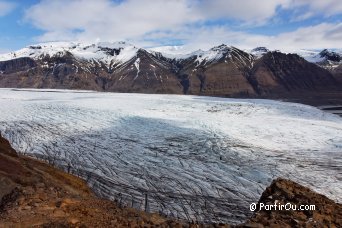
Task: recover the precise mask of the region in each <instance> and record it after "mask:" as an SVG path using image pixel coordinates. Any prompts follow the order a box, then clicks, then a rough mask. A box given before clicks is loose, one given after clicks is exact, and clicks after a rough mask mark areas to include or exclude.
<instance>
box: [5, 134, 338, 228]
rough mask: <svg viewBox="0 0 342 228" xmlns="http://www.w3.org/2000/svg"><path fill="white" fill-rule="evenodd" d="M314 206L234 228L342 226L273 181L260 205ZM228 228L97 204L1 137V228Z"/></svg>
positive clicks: (330, 206) (305, 192) (323, 207)
mask: <svg viewBox="0 0 342 228" xmlns="http://www.w3.org/2000/svg"><path fill="white" fill-rule="evenodd" d="M274 203H277V204H286V203H291V204H292V205H298V206H299V205H315V207H316V208H315V210H307V211H293V210H290V211H286V210H270V211H267V210H258V209H257V210H256V213H255V214H254V216H253V217H252V218H251V219H249V220H248V221H247V222H246V223H244V224H241V225H238V226H237V227H342V205H341V204H337V203H335V202H334V201H332V200H330V199H328V198H327V197H325V196H323V195H320V194H317V193H315V192H313V191H311V190H310V189H308V188H306V187H303V186H301V185H299V184H297V183H294V182H292V181H290V180H284V179H277V180H275V181H273V183H272V184H271V186H270V187H268V188H267V189H266V190H265V191H264V193H263V194H262V196H261V198H260V200H259V202H258V205H257V208H259V205H260V204H264V205H273V204H274ZM152 226H153V227H155V226H158V227H231V226H230V225H228V224H205V225H204V224H189V223H185V222H182V221H176V220H172V219H169V218H165V217H162V216H160V215H157V214H148V213H145V212H141V211H138V210H135V209H131V208H122V207H120V206H118V205H117V204H116V203H114V202H111V201H108V200H103V199H99V198H97V197H96V196H94V194H93V193H92V192H91V190H90V189H89V188H88V187H87V186H86V183H85V182H84V181H83V180H81V179H79V178H78V177H75V176H72V175H70V174H67V173H64V172H62V171H59V170H57V169H55V168H53V167H51V166H50V165H48V164H46V163H43V162H41V161H37V160H34V159H31V158H28V157H24V156H18V155H17V153H16V152H15V151H14V150H13V149H12V148H11V146H10V144H9V143H8V141H7V140H5V139H3V138H2V137H0V227H152Z"/></svg>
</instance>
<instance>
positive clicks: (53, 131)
mask: <svg viewBox="0 0 342 228" xmlns="http://www.w3.org/2000/svg"><path fill="white" fill-rule="evenodd" d="M0 122H1V124H0V131H1V134H2V135H3V136H4V137H5V138H7V139H8V140H9V141H10V142H11V143H12V145H13V147H14V148H15V149H16V150H17V151H18V152H21V153H25V154H29V155H31V156H34V157H37V158H39V159H44V160H46V161H48V162H49V163H51V164H53V165H55V166H58V167H61V168H63V169H64V170H66V171H68V172H70V173H73V174H76V175H78V176H81V177H82V178H84V179H85V180H86V181H87V182H88V184H89V185H90V186H92V188H93V189H94V190H95V191H96V193H97V194H99V195H101V196H105V197H107V198H110V199H113V200H116V201H117V202H118V203H120V204H121V205H124V206H129V207H135V208H140V209H142V210H147V211H150V212H159V213H161V214H165V215H168V216H172V217H176V218H181V219H187V220H190V221H191V220H197V221H204V222H209V221H210V222H213V221H215V222H218V221H221V222H230V223H238V222H241V221H244V220H245V219H246V218H247V216H250V215H251V212H250V211H249V204H250V203H254V202H255V203H256V202H257V201H258V199H259V197H260V195H261V193H262V192H263V191H264V190H265V188H266V187H267V186H268V185H269V184H270V183H271V181H272V180H273V179H274V178H276V177H285V178H289V179H291V180H294V181H296V182H298V183H300V184H303V185H305V186H309V187H311V188H312V189H313V190H315V191H317V192H319V193H322V194H325V195H326V196H328V197H329V198H331V199H333V200H335V201H338V202H342V118H341V117H338V116H336V115H333V114H330V113H326V112H323V111H321V110H319V109H317V108H314V107H310V106H306V105H301V104H295V103H285V102H278V101H271V100H247V99H225V98H213V97H199V96H183V95H146V94H123V93H100V92H91V91H67V90H33V89H32V90H31V89H30V90H18V89H0Z"/></svg>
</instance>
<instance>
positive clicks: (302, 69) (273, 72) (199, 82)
mask: <svg viewBox="0 0 342 228" xmlns="http://www.w3.org/2000/svg"><path fill="white" fill-rule="evenodd" d="M316 54H317V55H314V54H313V52H312V53H311V54H310V56H309V57H308V55H306V56H304V57H306V59H310V58H311V59H314V60H317V61H316V62H315V63H311V62H308V61H307V60H306V59H305V58H303V57H300V56H299V55H298V54H286V53H281V52H279V51H270V50H268V49H267V48H265V47H258V48H255V49H253V50H251V51H250V52H246V51H244V50H241V49H238V48H236V47H233V46H227V45H225V44H222V45H219V46H216V47H213V48H211V49H209V50H208V51H203V50H198V51H195V52H192V53H190V54H183V55H174V56H173V57H172V55H168V54H163V53H162V52H158V51H153V50H147V49H142V48H138V47H136V46H134V45H132V44H129V43H126V42H113V43H97V44H82V43H74V42H56V43H45V44H37V45H31V46H28V47H26V48H24V49H21V50H19V51H17V52H12V53H8V54H3V55H0V86H1V87H20V88H22V87H31V88H32V87H33V88H58V89H91V90H98V91H111V92H140V93H171V94H194V95H210V96H229V97H280V98H288V97H291V96H294V95H295V96H302V95H303V94H317V93H331V92H333V93H335V92H336V93H340V92H341V83H342V76H341V75H342V73H341V72H342V71H341V67H342V66H341V64H340V63H341V62H342V61H341V58H340V54H339V53H337V52H331V51H329V50H324V51H322V52H320V53H316ZM318 55H319V57H317V56H318ZM313 56H315V57H313ZM318 60H319V61H318ZM337 60H339V61H337Z"/></svg>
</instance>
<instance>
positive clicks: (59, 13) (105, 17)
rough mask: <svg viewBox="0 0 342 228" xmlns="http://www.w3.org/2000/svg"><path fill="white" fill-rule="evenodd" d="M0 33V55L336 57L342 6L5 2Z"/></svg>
mask: <svg viewBox="0 0 342 228" xmlns="http://www.w3.org/2000/svg"><path fill="white" fill-rule="evenodd" d="M0 30H1V31H2V32H1V33H0V53H5V52H9V51H14V50H18V49H20V48H23V47H25V46H28V45H30V44H35V43H41V42H51V41H76V42H87V43H96V42H100V41H101V42H102V41H103V42H111V41H127V42H130V43H132V44H134V45H136V46H138V47H145V48H152V47H160V46H176V47H177V48H175V49H179V50H182V51H187V50H189V51H190V50H197V49H204V50H205V49H209V48H211V47H213V46H215V45H220V44H227V45H232V46H236V47H238V48H241V49H252V48H254V47H259V46H265V47H268V48H269V49H272V50H274V49H278V50H281V51H287V52H290V51H295V50H298V49H310V50H311V49H315V50H316V49H323V48H330V49H334V48H342V0H0ZM178 46H179V47H178Z"/></svg>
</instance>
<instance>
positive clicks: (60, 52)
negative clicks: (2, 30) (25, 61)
mask: <svg viewBox="0 0 342 228" xmlns="http://www.w3.org/2000/svg"><path fill="white" fill-rule="evenodd" d="M137 51H138V48H136V47H135V46H133V45H131V44H128V43H125V42H113V43H104V42H103V43H97V44H81V43H74V42H50V43H42V44H37V45H31V46H28V47H26V48H23V49H21V50H19V51H16V52H11V53H8V54H4V55H0V61H6V60H11V59H15V58H22V57H29V58H32V59H34V60H43V59H45V58H47V57H50V58H52V57H63V56H65V55H67V54H72V55H73V56H74V57H76V58H78V59H80V60H87V61H101V62H103V63H106V65H108V66H110V65H112V64H115V63H123V62H126V61H128V60H130V59H131V58H133V56H135V55H136V53H137Z"/></svg>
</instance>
